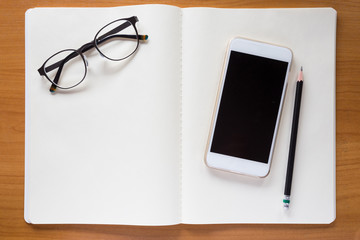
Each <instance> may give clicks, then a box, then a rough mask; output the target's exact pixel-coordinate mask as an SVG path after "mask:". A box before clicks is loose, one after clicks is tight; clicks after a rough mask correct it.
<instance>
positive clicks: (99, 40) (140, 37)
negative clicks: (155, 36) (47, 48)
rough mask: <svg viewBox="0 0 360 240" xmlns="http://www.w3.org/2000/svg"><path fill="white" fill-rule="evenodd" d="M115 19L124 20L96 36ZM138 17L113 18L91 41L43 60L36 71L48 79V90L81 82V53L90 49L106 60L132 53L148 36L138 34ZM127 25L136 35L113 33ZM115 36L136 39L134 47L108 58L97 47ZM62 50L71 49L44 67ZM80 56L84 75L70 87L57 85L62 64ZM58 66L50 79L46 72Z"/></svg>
mask: <svg viewBox="0 0 360 240" xmlns="http://www.w3.org/2000/svg"><path fill="white" fill-rule="evenodd" d="M117 21H125V22H124V23H123V24H121V25H119V26H118V27H116V28H114V29H113V30H111V31H109V32H107V33H105V34H103V35H101V36H98V35H99V34H100V33H101V31H102V30H103V29H105V28H106V27H108V26H109V25H111V24H113V23H115V22H117ZM138 21H139V19H138V18H137V17H136V16H132V17H129V18H120V19H117V20H114V21H112V22H110V23H108V24H106V25H105V26H104V27H102V28H101V29H100V30H99V31H98V32H97V33H96V35H95V37H94V40H92V41H91V42H88V43H86V44H84V45H83V46H81V47H80V48H79V49H77V50H76V49H64V50H61V51H59V52H57V53H55V54H53V55H52V56H51V57H49V58H48V59H47V60H46V61H45V62H44V64H43V65H42V66H41V67H40V68H39V69H38V72H39V74H40V75H41V76H45V77H46V79H47V80H49V81H50V82H51V87H50V91H51V92H54V91H55V90H56V88H60V89H71V88H74V87H76V86H78V85H79V84H80V83H81V82H83V80H84V79H85V77H86V74H87V60H86V58H85V56H84V55H83V53H85V52H87V51H89V50H90V49H93V48H95V49H96V50H97V51H98V52H99V53H100V54H101V56H103V57H105V58H107V59H108V60H111V61H121V60H124V59H126V58H128V57H130V56H131V55H133V54H134V53H135V52H136V51H137V49H138V47H139V43H140V40H147V39H148V36H147V35H139V34H138V31H137V28H136V25H135V24H136V22H138ZM129 26H132V27H133V28H134V30H135V33H136V35H127V34H117V35H114V34H115V33H118V32H120V31H121V30H123V29H125V28H127V27H129ZM115 37H121V38H128V39H135V40H136V41H137V43H136V47H135V49H134V50H133V51H132V52H131V53H130V54H129V55H127V56H125V57H123V58H118V59H116V58H110V57H108V56H106V55H105V54H103V53H102V51H101V50H100V48H99V45H100V44H102V43H104V42H105V41H107V40H109V39H112V38H115ZM64 51H72V53H71V54H69V55H68V56H66V57H65V58H64V59H63V60H60V61H58V62H56V63H54V64H52V65H50V66H48V67H46V68H45V66H46V64H47V62H48V61H49V60H50V59H51V58H52V57H54V56H55V55H57V54H59V53H62V52H64ZM78 55H79V56H80V57H81V58H82V60H83V62H84V65H85V73H84V77H83V78H82V79H81V80H80V81H79V82H78V83H77V84H75V85H73V86H70V87H62V86H60V85H58V82H59V79H60V75H61V71H62V68H63V66H64V64H65V63H67V62H68V61H69V60H71V59H73V58H74V57H77V56H78ZM56 68H58V71H57V72H56V75H55V78H54V80H51V79H50V77H49V76H48V75H47V74H46V73H47V72H50V71H52V70H54V69H56Z"/></svg>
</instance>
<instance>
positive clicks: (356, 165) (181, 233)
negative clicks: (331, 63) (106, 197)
mask: <svg viewBox="0 0 360 240" xmlns="http://www.w3.org/2000/svg"><path fill="white" fill-rule="evenodd" d="M142 3H146V4H148V3H163V4H171V5H176V6H179V7H194V6H207V7H230V8H250V7H251V8H252V7H256V8H259V7H266V8H268V7H276V8H277V7H333V8H334V9H336V10H337V12H338V22H337V24H338V25H337V51H336V55H337V66H336V79H337V81H336V119H337V124H336V139H337V140H336V145H337V146H336V157H337V163H336V175H337V179H336V189H337V197H336V200H337V218H336V220H335V222H333V223H332V224H330V225H241V224H238V225H184V224H180V225H176V226H166V227H136V226H101V225H29V224H27V223H25V221H24V219H23V214H24V213H23V212H24V208H23V205H24V132H25V101H24V100H25V88H24V87H25V41H24V40H25V36H24V24H25V22H24V21H25V11H26V9H28V8H31V7H39V6H42V7H44V6H46V7H64V6H66V7H110V6H120V5H134V4H142ZM359 79H360V1H359V0H357V1H356V0H352V1H351V0H345V1H340V0H333V1H330V0H327V1H322V2H316V1H311V0H302V1H285V0H259V1H254V2H252V1H246V0H238V1H234V0H222V1H214V0H212V1H201V0H193V1H191V2H190V1H189V2H187V1H181V0H173V1H171V0H169V1H158V2H157V1H152V0H149V1H145V0H144V1H130V0H123V1H116V0H101V1H96V3H95V1H86V0H71V1H70V0H62V1H61V0H58V1H46V0H37V1H35V0H29V1H20V0H14V1H11V0H2V1H1V2H0V239H11V240H14V239H276V240H278V239H307V240H309V239H344V240H345V239H359V240H360V190H359V188H360V171H359V170H360V80H359ZM319 204H321V203H319Z"/></svg>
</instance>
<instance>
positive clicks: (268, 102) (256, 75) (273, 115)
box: [205, 38, 292, 177]
mask: <svg viewBox="0 0 360 240" xmlns="http://www.w3.org/2000/svg"><path fill="white" fill-rule="evenodd" d="M291 59H292V52H291V50H290V49H288V48H285V47H280V46H276V45H272V44H268V43H263V42H257V41H253V40H248V39H243V38H235V39H233V40H232V41H231V42H230V45H229V48H228V50H227V55H226V59H225V65H224V70H223V76H222V81H221V83H220V86H219V92H218V97H217V101H216V106H215V110H214V114H213V121H212V126H211V130H210V134H209V139H208V145H207V152H206V156H205V162H206V164H207V166H209V167H212V168H216V169H220V170H224V171H230V172H234V173H240V174H245V175H251V176H257V177H266V176H267V175H268V173H269V171H270V165H271V159H272V155H273V150H274V146H275V139H276V134H277V129H278V125H279V120H280V115H281V109H282V105H283V101H284V96H285V91H286V86H287V78H288V73H289V71H290V65H291Z"/></svg>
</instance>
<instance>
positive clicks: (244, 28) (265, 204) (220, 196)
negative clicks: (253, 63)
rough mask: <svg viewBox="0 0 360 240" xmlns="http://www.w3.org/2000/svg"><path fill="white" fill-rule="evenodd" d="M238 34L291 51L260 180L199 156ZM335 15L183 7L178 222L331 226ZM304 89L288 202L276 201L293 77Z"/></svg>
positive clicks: (284, 161)
mask: <svg viewBox="0 0 360 240" xmlns="http://www.w3.org/2000/svg"><path fill="white" fill-rule="evenodd" d="M237 36H240V37H244V38H249V39H254V40H258V41H263V42H269V43H273V44H277V45H282V46H286V47H288V48H290V49H292V51H293V56H294V57H293V63H292V68H291V72H290V75H289V79H288V82H289V84H288V89H287V93H286V98H285V102H284V106H283V112H282V118H281V121H280V125H279V131H278V137H277V144H276V146H275V152H274V155H273V161H272V167H271V171H270V174H269V175H268V176H267V177H266V178H263V179H257V178H252V177H247V176H241V175H236V174H233V173H227V172H221V171H218V170H213V169H210V168H208V167H206V165H205V163H204V156H205V151H206V143H207V138H208V134H209V129H210V123H211V118H212V113H213V109H214V104H215V99H216V94H217V88H218V84H219V81H220V78H221V71H222V66H223V61H224V58H225V52H226V48H227V44H228V43H229V41H230V39H232V38H234V37H237ZM335 40H336V12H335V11H334V10H333V9H330V8H324V9H231V10H227V9H210V8H190V9H184V10H183V56H182V59H183V85H182V86H183V87H182V95H183V105H182V106H183V108H182V113H183V115H182V126H183V131H182V132H183V134H182V139H183V143H182V149H183V154H182V156H183V161H182V169H183V170H182V173H183V174H182V186H183V187H182V192H183V194H182V195H183V198H182V217H183V219H182V221H183V222H186V223H199V224H207V223H330V222H332V221H333V220H334V219H335V49H336V48H335V43H336V41H335ZM300 66H303V67H304V87H303V96H302V103H301V112H300V120H299V121H300V123H299V131H298V136H297V148H296V157H295V169H294V175H293V177H294V178H293V183H292V194H291V206H290V210H289V211H288V212H284V209H283V207H282V199H283V192H284V184H285V175H286V167H287V157H288V146H289V139H290V130H291V121H292V111H293V103H294V96H295V83H296V76H297V74H298V71H299V69H300Z"/></svg>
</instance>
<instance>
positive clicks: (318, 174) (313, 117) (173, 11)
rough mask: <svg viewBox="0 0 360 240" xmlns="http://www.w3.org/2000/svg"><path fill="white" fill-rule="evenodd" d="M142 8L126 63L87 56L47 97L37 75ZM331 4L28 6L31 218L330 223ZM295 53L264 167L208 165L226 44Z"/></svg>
mask: <svg viewBox="0 0 360 240" xmlns="http://www.w3.org/2000/svg"><path fill="white" fill-rule="evenodd" d="M130 16H137V17H138V19H139V22H138V23H137V29H138V31H139V33H140V34H148V35H149V39H148V41H147V42H146V43H145V42H144V43H141V44H140V46H139V49H138V51H137V52H136V54H134V55H133V56H132V57H131V58H130V59H126V60H124V61H121V62H112V61H107V60H106V59H105V58H102V57H101V56H100V55H99V54H97V52H96V51H92V52H89V53H86V54H85V55H87V59H88V62H89V71H88V73H87V77H86V79H85V80H84V82H83V83H82V84H81V85H79V86H78V87H77V88H74V89H73V90H67V91H60V90H59V91H57V93H56V94H51V93H50V92H49V87H50V84H49V82H48V81H47V80H46V79H45V78H43V77H41V76H40V75H39V73H38V72H37V69H38V68H39V67H40V66H41V65H42V64H43V63H44V61H45V60H46V59H47V58H48V57H50V56H51V55H52V54H54V53H56V52H58V51H60V50H62V49H69V48H73V49H77V48H79V47H80V46H82V45H83V44H84V43H87V42H89V41H91V40H92V39H93V38H94V36H95V34H96V33H97V31H98V30H99V29H100V28H101V27H103V26H104V25H105V24H107V23H109V22H111V21H113V20H115V19H118V18H126V17H130ZM336 18H337V13H336V11H335V10H334V9H332V8H303V9H296V8H294V9H216V8H178V7H175V6H169V5H138V6H124V7H113V8H34V9H29V10H28V11H27V12H26V23H25V40H26V49H25V53H26V54H25V55H26V59H25V60H26V74H25V78H26V79H25V81H26V114H25V115H26V116H25V118H26V129H25V207H24V217H25V220H26V222H28V223H32V224H123V225H151V226H157V225H172V224H179V223H187V224H225V223H307V224H308V223H321V224H324V223H331V222H332V221H334V220H335V216H336V191H335V185H336V184H335V170H336V169H335V166H336V165H335V157H336V155H335V151H336V147H335V69H336V68H335V63H336V61H335V60H336V57H335V53H336ZM234 37H244V38H249V39H254V40H258V41H263V42H268V43H273V44H276V45H282V46H285V47H288V48H290V49H291V50H292V51H293V61H292V67H291V71H290V74H289V79H288V83H289V84H288V87H287V92H286V96H285V100H284V106H283V111H282V117H281V121H280V125H279V130H278V135H277V140H276V146H275V149H274V155H273V160H272V166H271V171H270V174H269V175H268V176H267V177H266V178H252V177H248V176H242V175H238V174H233V173H227V172H222V171H218V170H215V169H210V168H208V167H207V166H206V165H205V163H204V155H205V151H206V143H207V138H208V134H209V130H210V124H211V117H212V114H213V109H214V105H215V100H216V94H217V90H218V84H219V81H220V79H221V71H222V66H223V61H224V58H225V53H226V48H227V45H228V43H229V41H230V40H231V39H232V38H234ZM300 66H303V68H304V88H303V96H302V105H301V114H300V120H299V122H300V123H299V132H298V138H297V149H296V160H295V168H294V175H293V176H294V178H293V184H292V200H291V208H290V209H289V211H284V209H283V207H282V198H283V191H284V183H285V175H286V166H287V157H288V156H287V155H288V148H289V139H290V132H291V120H292V110H293V102H294V96H295V84H296V76H297V73H298V70H299V69H300Z"/></svg>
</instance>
